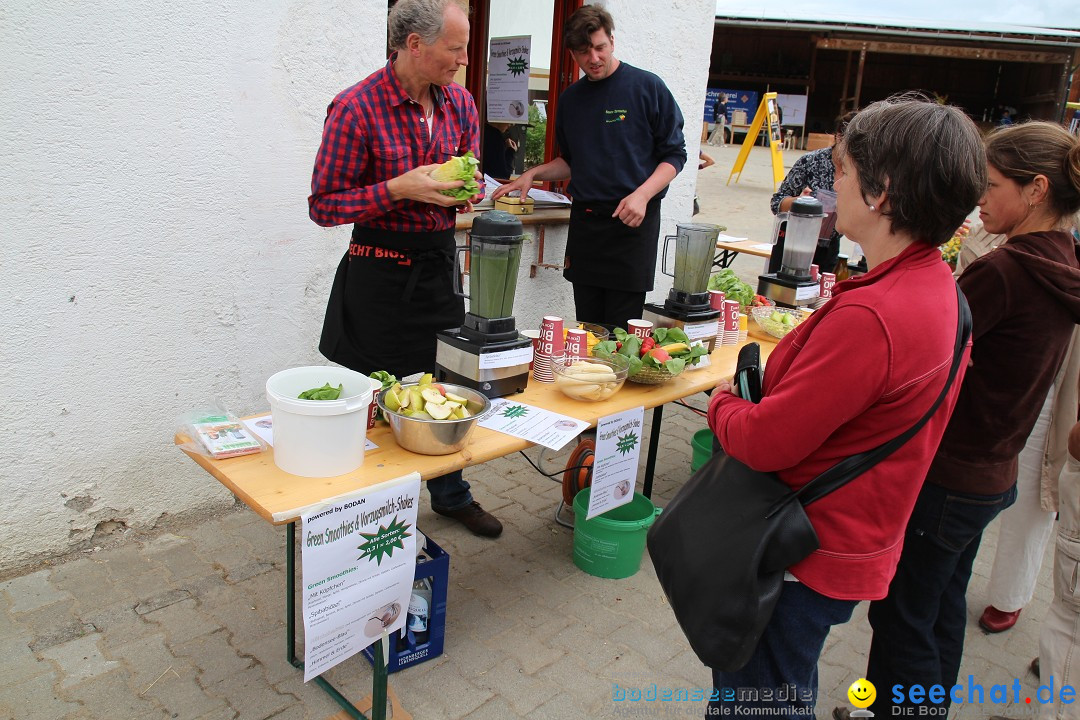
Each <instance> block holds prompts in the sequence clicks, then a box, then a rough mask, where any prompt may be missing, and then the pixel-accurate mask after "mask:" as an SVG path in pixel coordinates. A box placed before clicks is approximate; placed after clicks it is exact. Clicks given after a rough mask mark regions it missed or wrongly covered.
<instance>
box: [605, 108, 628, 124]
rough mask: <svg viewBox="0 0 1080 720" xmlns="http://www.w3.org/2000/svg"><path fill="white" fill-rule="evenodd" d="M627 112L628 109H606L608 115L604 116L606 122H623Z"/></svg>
mask: <svg viewBox="0 0 1080 720" xmlns="http://www.w3.org/2000/svg"><path fill="white" fill-rule="evenodd" d="M626 112H627V111H626V110H605V111H604V115H606V116H607V117H605V118H604V122H609V123H617V122H622V121H623V120H625V119H626Z"/></svg>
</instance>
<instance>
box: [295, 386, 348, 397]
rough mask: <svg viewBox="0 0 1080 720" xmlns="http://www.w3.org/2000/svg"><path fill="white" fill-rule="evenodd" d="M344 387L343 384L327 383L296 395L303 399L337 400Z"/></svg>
mask: <svg viewBox="0 0 1080 720" xmlns="http://www.w3.org/2000/svg"><path fill="white" fill-rule="evenodd" d="M342 387H343V386H341V385H338V386H337V387H333V386H331V385H330V383H326V384H325V385H323V386H322V387H317V388H311V389H310V390H305V391H304V392H302V393H300V394H299V395H297V396H296V397H298V398H300V399H301V400H337V399H338V398H339V397H341V389H342Z"/></svg>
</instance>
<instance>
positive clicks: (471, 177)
mask: <svg viewBox="0 0 1080 720" xmlns="http://www.w3.org/2000/svg"><path fill="white" fill-rule="evenodd" d="M478 165H480V161H479V160H477V159H476V157H475V156H474V155H473V154H472V151H471V150H470V151H469V152H467V153H465V154H464V155H462V156H460V157H452V158H450V159H449V160H447V161H446V162H444V163H443V164H442V165H440V166H439V167H437V168H435V169H434V170H432V171H431V177H432V178H434V179H435V180H438V181H439V182H455V181H457V180H464V181H465V184H464V185H463V186H461V187H459V188H451V189H450V190H440V191H439V192H441V193H442V194H443V195H447V196H449V197H452V198H454V199H455V200H468V199H469V198H471V197H472V196H473V195H476V194H477V193H478V192H480V183H478V182H476V168H477V166H478Z"/></svg>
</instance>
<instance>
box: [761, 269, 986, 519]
mask: <svg viewBox="0 0 1080 720" xmlns="http://www.w3.org/2000/svg"><path fill="white" fill-rule="evenodd" d="M956 305H957V312H958V315H959V317H958V320H957V323H956V343H955V345H954V346H953V360H952V366H951V367H950V368H949V377H948V378H947V379H946V380H945V386H944V387H943V388H942V389H941V394H940V395H938V398H937V400H935V401H934V404H933V405H931V406H930V409H929V410H927V411H926V414H925V415H923V416H922V417H921V418H920V419H919V421H918V422H916V423H915V424H914V425H912V426H911V427H910V428H908V429H907V430H906V431H905V432H903V433H901V434H900V435H898V436H896V437H895V438H893V439H892V440H889V441H888V442H885V443H882V444H881V445H878V446H877V447H876V448H873V449H871V450H867V451H865V452H861V453H859V454H858V455H852V456H851V457H849V458H846V459H844V460H841V461H840V462H838V463H837V464H836V465H833V466H832V467H831V468H829V469H828V470H826V471H825V472H823V473H821V474H820V475H818V476H817V477H816V478H814V479H813V480H811V481H810V482H808V483H807V484H806V485H804V486H802V487H801V488H799V490H798V491H797V492H795V493H792V494H791V495H789V496H787V497H786V498H784V499H783V500H781V501H780V502H778V503H777V504H776V505H774V506H773V507H772V508H770V510H769V512H768V513H767V515H766V517H768V516H771V515H773V514H774V513H775V512H776V511H777V510H779V509H780V508H781V507H783V505H785V504H787V503H788V502H790V501H791V500H793V499H796V498H797V499H798V500H799V501H800V502H801V503H802V504H803V505H804V506H806V505H809V504H810V503H812V502H815V501H817V500H820V499H821V498H823V497H825V496H826V495H828V494H829V493H831V492H832V491H834V490H839V489H840V488H842V487H843V486H844V485H847V484H848V483H849V482H851V481H852V480H854V479H855V478H857V477H858V476H860V475H862V474H863V473H864V472H866V471H867V470H869V469H870V468H872V467H874V466H875V465H877V464H878V463H879V462H881V461H882V460H884V459H885V458H887V457H888V456H889V455H891V454H893V453H894V452H896V451H897V450H899V449H900V448H901V447H902V446H903V445H904V443H906V442H907V441H908V440H910V439H911V438H913V437H915V434H916V433H917V432H919V431H920V430H922V428H923V426H924V425H926V423H927V422H929V421H930V418H931V417H933V416H934V413H936V412H937V409H938V408H939V407H941V403H943V402H944V401H945V398H946V396H947V395H948V394H949V389H950V388H951V387H952V384H953V381H954V380H955V379H956V373H957V372H959V370H960V362H961V360H963V357H964V348H965V347H967V343H968V340H969V339H970V338H971V308H970V307H968V303H967V298H965V297H964V293H963V291H962V290H960V286H959V285H957V286H956Z"/></svg>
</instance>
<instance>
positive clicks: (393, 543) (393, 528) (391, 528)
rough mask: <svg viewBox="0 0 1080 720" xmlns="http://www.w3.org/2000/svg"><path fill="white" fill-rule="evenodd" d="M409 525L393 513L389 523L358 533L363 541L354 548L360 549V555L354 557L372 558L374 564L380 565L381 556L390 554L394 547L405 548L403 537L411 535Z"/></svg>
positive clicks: (360, 558) (361, 558) (392, 552)
mask: <svg viewBox="0 0 1080 720" xmlns="http://www.w3.org/2000/svg"><path fill="white" fill-rule="evenodd" d="M410 527H411V526H410V525H409V524H408V523H404V522H403V523H399V522H398V521H397V515H395V516H394V519H393V520H391V521H390V524H389V525H387V526H385V527H384V526H382V525H380V526H379V530H378V532H374V533H360V536H361V537H362V538H364V543H363V544H362V545H360V546H359V547H357V548H356V549H357V550H359V551H360V557H358V558H356V559H357V560H363V559H364V558H368V559H369V560H372V559H373V560H375V564H376V565H382V559H383V556H384V555H385V556H386V557H390V556H392V555H393V554H394V548H401V549H402V550H404V549H405V542H404V541H405V538H407V537H411V536H412V533H410V532H408V530H409V528H410Z"/></svg>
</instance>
